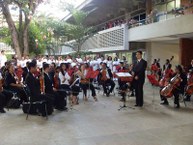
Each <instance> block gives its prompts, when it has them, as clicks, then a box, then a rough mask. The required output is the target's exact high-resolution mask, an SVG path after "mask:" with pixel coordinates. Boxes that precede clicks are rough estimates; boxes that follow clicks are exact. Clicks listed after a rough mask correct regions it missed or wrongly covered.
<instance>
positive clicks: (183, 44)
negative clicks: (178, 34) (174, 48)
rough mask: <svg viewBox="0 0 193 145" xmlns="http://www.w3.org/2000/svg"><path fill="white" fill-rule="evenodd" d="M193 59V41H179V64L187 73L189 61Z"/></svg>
mask: <svg viewBox="0 0 193 145" xmlns="http://www.w3.org/2000/svg"><path fill="white" fill-rule="evenodd" d="M192 59H193V40H191V39H185V38H182V39H180V62H181V64H182V65H183V66H184V67H185V69H186V71H188V67H189V65H190V62H191V60H192Z"/></svg>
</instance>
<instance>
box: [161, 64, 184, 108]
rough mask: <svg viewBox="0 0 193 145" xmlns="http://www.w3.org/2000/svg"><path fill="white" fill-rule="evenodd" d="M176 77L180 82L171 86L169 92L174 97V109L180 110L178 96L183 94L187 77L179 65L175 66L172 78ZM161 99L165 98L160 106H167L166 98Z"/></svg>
mask: <svg viewBox="0 0 193 145" xmlns="http://www.w3.org/2000/svg"><path fill="white" fill-rule="evenodd" d="M177 76H179V79H180V81H179V82H178V83H177V84H176V85H175V86H173V87H172V88H171V92H172V94H173V95H174V104H175V108H180V104H179V95H180V94H184V90H185V86H186V84H187V76H186V74H185V73H184V71H183V68H182V66H180V65H177V66H176V67H175V75H174V78H177ZM170 81H171V80H170ZM162 97H165V98H164V102H163V103H162V104H163V105H168V101H167V97H168V96H162Z"/></svg>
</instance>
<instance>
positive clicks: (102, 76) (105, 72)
mask: <svg viewBox="0 0 193 145" xmlns="http://www.w3.org/2000/svg"><path fill="white" fill-rule="evenodd" d="M99 81H100V83H101V84H102V86H103V90H104V93H105V94H106V96H107V97H109V94H110V93H112V92H113V90H114V87H115V83H114V81H113V74H112V72H111V70H110V69H109V68H107V64H106V63H102V69H101V71H100V73H99ZM107 85H110V90H109V91H107Z"/></svg>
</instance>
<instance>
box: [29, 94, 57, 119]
mask: <svg viewBox="0 0 193 145" xmlns="http://www.w3.org/2000/svg"><path fill="white" fill-rule="evenodd" d="M32 97H33V98H31V100H32V102H35V101H46V105H47V111H48V115H49V114H52V112H53V106H54V96H52V95H49V94H46V95H44V94H39V95H38V96H32ZM38 107H39V111H40V113H42V115H43V116H45V115H46V112H45V108H44V106H43V105H41V106H38Z"/></svg>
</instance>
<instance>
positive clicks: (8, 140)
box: [0, 84, 193, 145]
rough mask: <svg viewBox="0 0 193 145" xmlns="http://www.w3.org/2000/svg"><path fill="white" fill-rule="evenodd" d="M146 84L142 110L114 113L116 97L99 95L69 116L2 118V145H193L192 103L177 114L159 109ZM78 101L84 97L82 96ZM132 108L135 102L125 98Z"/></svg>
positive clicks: (9, 114)
mask: <svg viewBox="0 0 193 145" xmlns="http://www.w3.org/2000/svg"><path fill="white" fill-rule="evenodd" d="M154 93H155V101H154V103H152V99H153V90H152V87H151V86H150V85H149V84H146V85H145V97H144V98H145V99H144V100H145V105H144V107H143V108H142V109H139V108H136V109H134V110H133V109H129V108H128V109H126V110H121V111H118V110H117V109H118V108H119V106H120V105H121V104H122V103H121V102H119V99H120V96H118V95H116V96H112V95H111V96H110V97H109V98H107V97H105V96H102V95H101V94H100V95H98V98H99V102H94V101H93V99H92V98H89V101H88V102H86V103H84V102H83V101H82V100H80V105H78V106H75V109H77V110H78V111H75V110H70V111H69V112H58V111H55V112H54V114H53V115H51V116H49V119H48V120H45V119H44V118H42V117H39V116H29V119H28V120H27V121H26V120H25V115H24V114H23V113H22V111H21V110H20V109H19V110H10V111H8V112H7V113H6V114H0V145H193V103H188V104H187V105H188V107H186V108H185V107H184V104H183V103H182V104H181V108H180V109H174V108H173V101H172V100H169V101H170V106H169V107H165V106H161V105H160V104H159V95H158V89H155V90H154ZM80 96H82V95H80ZM127 104H128V105H130V106H134V104H135V99H134V98H129V99H128V102H127Z"/></svg>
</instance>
